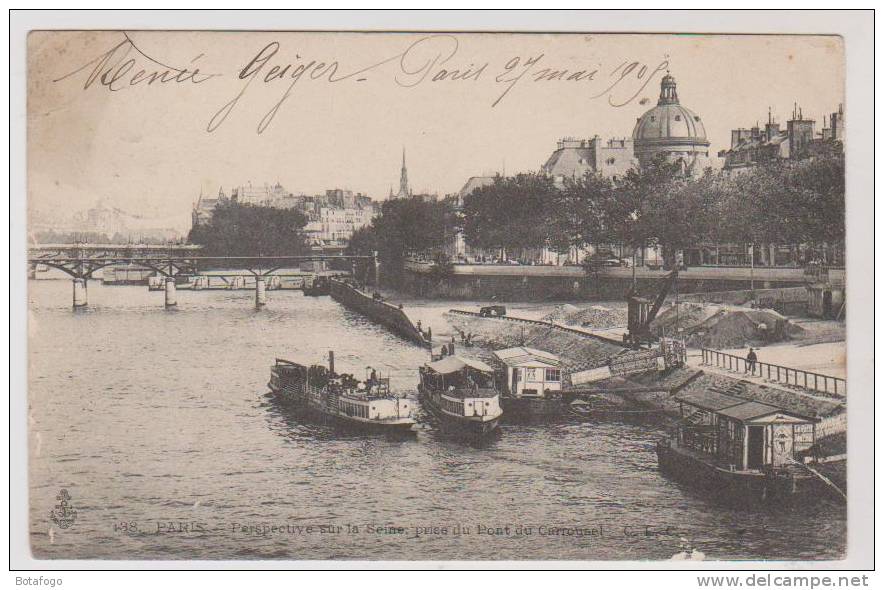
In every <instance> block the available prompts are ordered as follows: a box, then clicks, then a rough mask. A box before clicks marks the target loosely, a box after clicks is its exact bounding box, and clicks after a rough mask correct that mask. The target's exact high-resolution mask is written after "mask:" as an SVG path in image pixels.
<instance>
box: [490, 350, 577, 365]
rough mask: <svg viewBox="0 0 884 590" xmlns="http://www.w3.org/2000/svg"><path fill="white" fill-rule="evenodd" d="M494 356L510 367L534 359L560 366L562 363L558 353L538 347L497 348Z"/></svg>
mask: <svg viewBox="0 0 884 590" xmlns="http://www.w3.org/2000/svg"><path fill="white" fill-rule="evenodd" d="M494 356H496V357H497V358H498V359H500V360H501V361H502V362H503V363H504V364H505V365H507V366H510V367H514V366H517V365H521V364H524V363H526V362H532V361H534V362H541V363H544V364H547V365H553V366H558V365H559V364H560V363H561V360H560V359H559V357H558V355H555V354H553V353H551V352H546V351H544V350H537V349H536V348H528V347H527V346H516V347H513V348H505V349H503V350H495V351H494Z"/></svg>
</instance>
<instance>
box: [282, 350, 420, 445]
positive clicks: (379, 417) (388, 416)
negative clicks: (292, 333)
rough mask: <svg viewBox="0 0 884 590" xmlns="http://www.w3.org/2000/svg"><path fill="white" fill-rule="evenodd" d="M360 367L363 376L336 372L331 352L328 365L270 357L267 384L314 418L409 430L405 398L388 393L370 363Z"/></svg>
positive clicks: (361, 427) (355, 427)
mask: <svg viewBox="0 0 884 590" xmlns="http://www.w3.org/2000/svg"><path fill="white" fill-rule="evenodd" d="M369 371H370V373H369ZM366 372H367V373H368V374H367V375H366V377H365V379H364V380H363V381H360V380H358V379H356V378H355V377H354V376H353V375H351V374H338V373H336V372H335V368H334V353H330V354H329V366H328V367H325V366H322V365H313V366H310V367H307V366H305V365H300V364H298V363H294V362H292V361H288V360H285V359H276V363H275V364H274V365H273V366H271V367H270V382H269V383H268V386H269V387H270V390H271V391H272V392H273V394H274V395H275V396H276V397H277V398H278V399H279V400H280V401H282V402H283V403H286V404H289V405H291V406H292V407H293V408H295V409H296V410H298V411H301V412H303V413H304V415H305V416H307V417H308V418H312V419H314V420H316V421H319V422H324V423H332V424H335V425H337V426H341V427H344V428H348V429H353V430H359V431H367V432H387V433H396V432H398V433H406V432H411V431H412V428H413V427H414V424H415V421H414V418H413V411H412V402H411V400H409V399H407V398H406V397H405V396H397V395H395V394H392V393H391V392H390V379H389V378H382V377H381V376H380V375H379V374H378V373H377V371H375V370H374V369H371V368H370V367H369V368H367V369H366Z"/></svg>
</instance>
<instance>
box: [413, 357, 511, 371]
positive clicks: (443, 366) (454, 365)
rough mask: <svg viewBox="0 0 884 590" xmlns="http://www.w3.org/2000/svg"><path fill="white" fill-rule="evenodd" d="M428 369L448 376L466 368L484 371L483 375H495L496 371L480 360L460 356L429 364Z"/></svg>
mask: <svg viewBox="0 0 884 590" xmlns="http://www.w3.org/2000/svg"><path fill="white" fill-rule="evenodd" d="M427 367H429V368H430V369H432V370H433V371H435V372H437V373H441V374H443V375H448V374H450V373H457V372H459V371H462V370H464V369H465V368H466V367H470V368H473V369H476V370H477V371H482V372H483V373H493V372H494V369H492V368H491V367H489V366H488V365H486V364H485V363H483V362H482V361H480V360H478V359H471V358H464V357H460V356H447V357H445V358H443V359H440V360H438V361H433V362H432V363H427Z"/></svg>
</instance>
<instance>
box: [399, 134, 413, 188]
mask: <svg viewBox="0 0 884 590" xmlns="http://www.w3.org/2000/svg"><path fill="white" fill-rule="evenodd" d="M410 195H411V191H410V190H409V189H408V169H407V168H406V167H405V147H404V146H403V147H402V173H401V174H400V175H399V194H398V195H397V196H398V197H399V198H405V197H408V196H410Z"/></svg>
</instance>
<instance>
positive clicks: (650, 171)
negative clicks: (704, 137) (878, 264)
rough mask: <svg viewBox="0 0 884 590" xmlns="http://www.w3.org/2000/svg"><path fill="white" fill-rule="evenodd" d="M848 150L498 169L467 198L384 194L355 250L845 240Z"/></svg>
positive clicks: (666, 248) (393, 265)
mask: <svg viewBox="0 0 884 590" xmlns="http://www.w3.org/2000/svg"><path fill="white" fill-rule="evenodd" d="M844 206H845V202H844V158H843V155H842V154H841V152H840V151H838V150H832V151H829V152H824V153H820V154H818V155H817V156H816V157H814V158H813V159H807V160H803V161H800V162H795V163H789V164H782V163H777V164H771V165H765V166H757V167H754V168H751V169H747V170H745V171H743V172H741V173H738V174H725V173H722V172H719V171H712V170H707V171H706V173H705V174H704V175H703V176H701V177H700V178H688V177H685V176H684V175H683V174H681V173H680V168H679V166H678V165H677V164H672V163H669V162H667V161H666V160H665V159H662V158H661V159H658V160H656V161H655V162H653V163H652V164H651V165H650V166H646V167H644V168H642V169H641V170H630V171H629V172H628V173H627V174H625V175H624V176H623V177H621V178H618V179H617V180H616V181H615V180H613V179H611V178H604V177H601V176H597V175H587V176H585V177H583V178H577V179H567V180H566V181H565V182H564V186H556V185H555V183H554V181H553V179H552V178H550V177H549V176H547V175H544V174H535V173H528V174H518V175H516V176H513V177H497V178H496V179H495V181H494V182H493V183H492V184H490V185H487V186H484V187H480V188H478V189H476V190H475V191H473V192H472V193H471V194H469V195H466V197H465V198H464V203H463V207H462V209H461V210H459V211H457V210H455V208H454V207H453V205H452V203H450V202H447V201H440V202H424V201H421V200H418V199H397V200H391V201H387V202H385V203H384V205H383V209H382V213H381V215H380V216H379V217H377V218H376V219H375V220H374V221H373V223H372V224H371V225H370V226H369V227H366V228H363V229H362V230H360V231H358V232H357V233H356V235H354V236H353V239H352V240H351V242H350V252H351V253H360V254H366V253H370V252H372V251H377V252H379V255H380V258H381V260H382V261H383V262H384V264H385V269H386V274H387V276H390V275H391V274H392V275H393V276H392V278H395V276H396V275H397V274H398V273H399V272H400V271H401V269H402V265H403V262H404V260H405V259H406V258H408V257H409V256H413V255H415V254H416V253H421V254H424V253H427V252H433V251H435V252H437V254H436V255H435V257H436V259H437V261H439V262H442V261H443V258H444V257H443V256H442V255H440V254H439V252H441V250H442V246H443V245H444V244H445V242H446V240H447V239H450V238H451V237H452V236H453V235H454V233H455V232H457V231H463V233H464V238H465V240H466V241H467V243H469V244H470V245H472V246H475V247H479V248H484V249H501V250H503V251H505V252H517V251H519V250H520V249H525V248H538V247H542V246H547V247H549V248H551V249H553V250H555V251H558V252H567V251H568V249H569V248H570V247H572V246H577V247H585V246H587V245H589V244H596V245H599V244H622V245H623V246H624V247H625V248H627V249H638V248H640V247H643V246H651V245H659V246H661V249H662V250H663V254H664V257H667V258H669V259H670V261H671V259H672V257H673V256H674V253H675V251H676V250H680V249H684V248H688V247H691V246H696V245H698V244H702V243H719V244H724V243H736V244H749V243H752V244H763V243H771V244H813V243H829V244H840V243H843V241H844V231H845V228H844Z"/></svg>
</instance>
